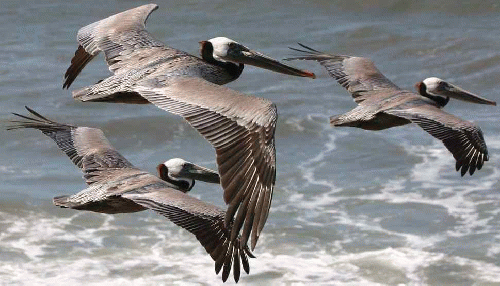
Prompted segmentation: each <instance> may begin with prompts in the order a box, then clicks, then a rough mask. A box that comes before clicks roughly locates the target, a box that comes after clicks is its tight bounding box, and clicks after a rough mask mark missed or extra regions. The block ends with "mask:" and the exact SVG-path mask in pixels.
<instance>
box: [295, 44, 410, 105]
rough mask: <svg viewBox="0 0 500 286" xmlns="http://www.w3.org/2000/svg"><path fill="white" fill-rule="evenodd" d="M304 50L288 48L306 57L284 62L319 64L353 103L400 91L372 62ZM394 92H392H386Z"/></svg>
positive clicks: (308, 48)
mask: <svg viewBox="0 0 500 286" xmlns="http://www.w3.org/2000/svg"><path fill="white" fill-rule="evenodd" d="M299 45H300V46H302V47H303V48H304V49H306V50H301V49H296V48H290V49H292V50H294V51H298V52H302V53H304V54H306V55H303V56H297V57H291V58H287V59H286V60H312V61H317V62H319V63H320V64H321V65H322V66H323V67H325V69H326V70H327V71H328V73H329V74H330V76H331V77H333V78H334V79H335V80H336V81H337V82H338V83H339V84H340V85H342V86H343V87H344V88H345V89H347V90H348V91H349V92H350V93H351V95H352V97H353V98H354V101H356V103H358V104H359V103H360V102H362V101H363V100H365V99H367V98H370V97H372V96H375V95H381V94H387V95H390V94H392V93H397V92H399V91H401V89H400V88H399V87H398V86H397V85H395V84H394V83H393V82H392V81H390V80H389V79H388V78H386V77H385V76H384V75H383V74H382V73H381V72H380V71H379V70H378V69H377V67H376V66H375V64H374V63H373V61H372V60H370V59H368V58H362V57H351V56H342V55H329V54H325V53H322V52H319V51H316V50H314V49H312V48H310V47H307V46H305V45H302V44H300V43H299ZM388 90H389V91H394V92H388Z"/></svg>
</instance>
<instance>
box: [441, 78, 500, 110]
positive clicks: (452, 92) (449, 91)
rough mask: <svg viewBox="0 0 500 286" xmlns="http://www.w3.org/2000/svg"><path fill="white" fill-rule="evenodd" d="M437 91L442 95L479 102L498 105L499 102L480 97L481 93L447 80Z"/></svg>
mask: <svg viewBox="0 0 500 286" xmlns="http://www.w3.org/2000/svg"><path fill="white" fill-rule="evenodd" d="M437 92H438V93H439V94H440V95H444V96H448V97H451V98H455V99H458V100H462V101H467V102H472V103H479V104H489V105H497V103H496V102H495V101H493V100H489V99H486V98H483V97H480V96H479V95H475V94H473V93H471V92H468V91H466V90H465V89H462V88H460V87H458V86H456V85H453V84H451V83H448V82H445V84H443V86H442V88H440V89H439V90H438V91H437Z"/></svg>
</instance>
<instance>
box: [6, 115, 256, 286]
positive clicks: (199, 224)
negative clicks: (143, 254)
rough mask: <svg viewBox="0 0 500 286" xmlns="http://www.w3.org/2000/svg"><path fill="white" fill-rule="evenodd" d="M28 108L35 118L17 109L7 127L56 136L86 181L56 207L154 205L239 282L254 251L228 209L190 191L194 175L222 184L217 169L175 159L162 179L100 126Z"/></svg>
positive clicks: (124, 209) (119, 209) (162, 169)
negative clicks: (235, 231)
mask: <svg viewBox="0 0 500 286" xmlns="http://www.w3.org/2000/svg"><path fill="white" fill-rule="evenodd" d="M26 109H27V110H28V111H29V112H30V113H31V117H30V116H25V115H20V114H17V113H14V115H16V116H18V117H20V118H21V120H12V121H11V122H12V123H14V124H13V125H12V126H11V127H10V128H9V129H20V128H34V129H38V130H40V131H42V133H43V134H45V135H47V136H49V137H50V138H52V139H53V140H54V141H55V143H56V144H57V146H58V147H59V149H61V150H62V151H63V152H64V153H66V155H68V157H69V158H70V159H71V161H72V162H73V163H74V164H75V165H76V166H78V167H79V168H80V169H81V170H82V172H83V174H84V175H83V177H84V179H85V181H86V183H87V185H88V187H87V188H86V189H84V190H82V191H80V192H78V193H76V194H74V195H71V196H58V197H55V198H54V200H53V202H54V204H55V205H56V206H59V207H63V208H72V209H77V210H86V211H93V212H99V213H108V214H115V213H130V212H138V211H143V210H146V209H151V210H153V211H155V212H156V213H158V214H160V215H163V216H165V217H167V218H168V219H169V220H171V221H172V222H173V223H175V224H176V225H178V226H180V227H182V228H184V229H186V230H188V231H189V232H191V233H192V234H194V235H195V236H196V238H197V239H198V240H199V242H200V243H201V245H202V246H203V247H204V248H205V250H206V251H207V252H208V253H209V254H210V256H211V257H212V259H213V260H214V261H215V271H216V273H217V274H218V273H219V272H220V270H221V269H223V271H222V280H223V281H226V280H227V278H228V276H229V274H230V272H231V267H232V268H233V276H234V280H235V281H236V282H238V280H239V276H240V265H242V266H243V269H244V270H245V272H246V273H249V271H250V267H249V264H248V257H251V258H254V256H253V254H252V253H251V252H250V250H249V249H248V246H247V245H246V244H245V243H242V241H241V238H240V237H238V238H237V239H235V240H230V228H228V227H226V224H225V222H224V217H225V211H223V210H222V209H220V208H218V207H216V206H214V205H211V204H208V203H205V202H203V201H201V200H199V199H196V198H194V197H192V196H189V195H188V194H186V193H187V192H188V191H189V190H191V188H192V187H193V185H194V182H195V180H202V181H206V182H211V183H218V181H219V175H218V174H217V172H215V171H212V170H209V169H206V168H203V167H200V166H197V165H195V164H193V163H189V162H186V161H184V160H182V159H178V158H176V159H171V160H169V161H166V162H165V163H163V164H160V165H159V166H158V171H159V175H160V178H158V177H156V176H154V175H152V174H150V173H148V172H144V171H142V170H140V169H138V168H136V167H134V166H133V165H132V164H131V163H130V162H129V161H127V159H125V158H124V157H123V156H122V155H121V154H120V153H118V151H117V150H116V149H114V147H113V146H112V145H111V144H110V143H109V141H108V140H107V139H106V137H105V136H104V134H103V132H102V131H101V130H100V129H97V128H89V127H77V126H71V125H66V124H61V123H57V122H55V121H52V120H49V119H47V118H45V117H43V116H42V115H40V114H38V113H37V112H35V111H33V110H32V109H30V108H28V107H26Z"/></svg>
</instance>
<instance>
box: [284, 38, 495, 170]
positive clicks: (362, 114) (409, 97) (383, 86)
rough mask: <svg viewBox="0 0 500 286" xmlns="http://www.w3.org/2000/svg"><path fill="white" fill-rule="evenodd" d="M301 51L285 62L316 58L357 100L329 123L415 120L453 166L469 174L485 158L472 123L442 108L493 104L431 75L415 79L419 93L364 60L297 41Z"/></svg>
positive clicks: (368, 125)
mask: <svg viewBox="0 0 500 286" xmlns="http://www.w3.org/2000/svg"><path fill="white" fill-rule="evenodd" d="M299 45H300V46H302V47H303V48H305V49H306V50H301V49H295V48H291V49H292V50H295V51H298V52H302V53H305V54H306V55H303V56H298V57H293V58H289V59H288V60H314V61H317V62H319V63H320V64H321V65H322V66H323V67H325V69H326V70H327V71H328V73H329V74H330V76H332V77H333V78H334V79H335V80H337V82H338V83H339V84H340V85H342V86H343V87H344V88H346V89H347V90H348V91H349V92H350V93H351V95H352V97H353V98H354V101H355V102H356V103H357V104H358V106H357V107H356V108H354V109H353V110H351V111H349V112H347V113H345V114H342V115H339V116H332V117H331V118H330V124H331V125H332V126H349V127H357V128H362V129H366V130H383V129H387V128H391V127H395V126H401V125H405V124H409V123H412V122H414V123H416V124H418V125H419V126H420V127H421V128H422V129H424V130H425V131H427V132H428V133H429V134H431V135H432V136H434V137H436V138H437V139H440V140H441V141H442V142H443V143H444V145H445V147H446V148H447V149H448V150H449V151H450V152H451V153H452V154H453V157H454V158H455V160H456V170H457V171H459V170H460V169H461V170H460V173H461V175H462V176H463V175H465V173H466V172H467V170H468V171H469V173H470V174H471V175H472V174H473V173H474V171H475V170H476V169H478V170H480V169H481V167H482V166H483V163H484V161H488V149H487V148H486V143H485V141H484V138H483V132H482V131H481V129H479V127H477V126H476V125H474V124H472V123H471V122H468V121H464V120H462V119H460V118H458V117H456V116H454V115H451V114H449V113H446V112H444V111H443V110H441V108H443V107H444V106H445V105H446V104H447V103H448V101H449V100H450V97H452V98H456V99H460V100H463V101H468V102H473V103H479V104H489V105H496V102H494V101H491V100H488V99H485V98H482V97H479V96H477V95H475V94H472V93H470V92H468V91H466V90H463V89H461V88H459V87H457V86H455V85H452V84H450V83H448V82H445V81H444V80H441V79H439V78H436V77H430V78H427V79H425V80H423V81H421V82H418V83H417V84H416V85H415V87H416V89H417V91H418V94H416V93H413V92H410V91H407V90H403V89H401V88H399V87H398V86H397V85H395V84H394V83H392V82H391V81H390V80H389V79H387V78H386V77H385V76H384V75H383V74H382V73H381V72H380V71H379V70H378V69H377V68H376V67H375V64H374V63H373V62H372V61H371V60H370V59H368V58H361V57H351V56H339V55H329V54H324V53H322V52H319V51H316V50H314V49H311V48H309V47H307V46H305V45H302V44H300V43H299Z"/></svg>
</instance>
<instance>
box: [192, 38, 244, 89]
mask: <svg viewBox="0 0 500 286" xmlns="http://www.w3.org/2000/svg"><path fill="white" fill-rule="evenodd" d="M200 54H201V58H202V59H203V60H204V61H206V62H207V63H210V64H213V65H215V66H218V67H221V68H223V69H224V70H225V71H226V72H227V73H228V74H229V75H230V76H231V78H232V80H235V79H237V78H238V77H240V75H241V73H242V72H243V68H244V67H245V65H244V64H241V63H240V64H235V63H232V62H223V61H219V60H216V59H215V58H214V46H213V45H212V43H210V42H209V41H201V42H200Z"/></svg>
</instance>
